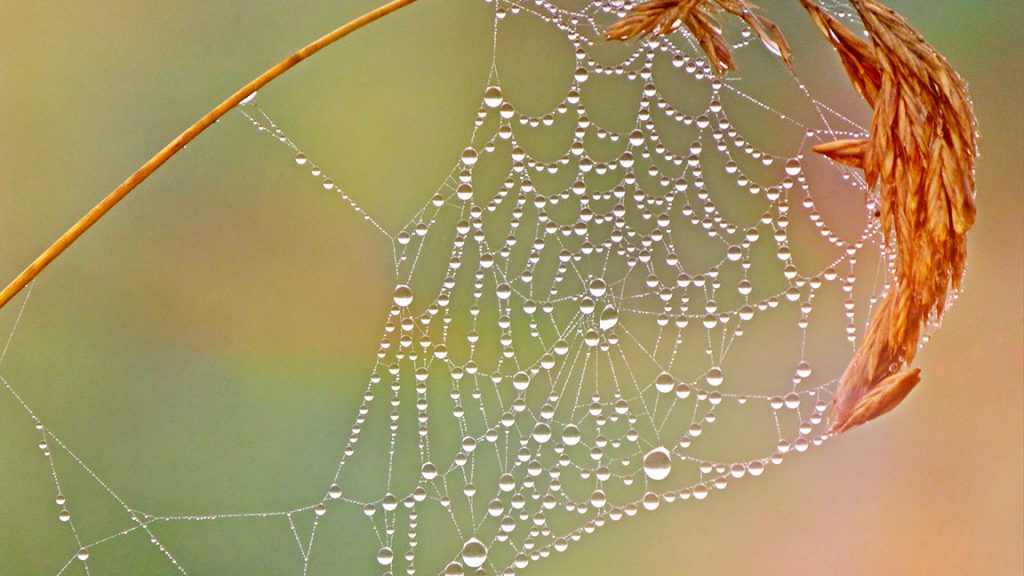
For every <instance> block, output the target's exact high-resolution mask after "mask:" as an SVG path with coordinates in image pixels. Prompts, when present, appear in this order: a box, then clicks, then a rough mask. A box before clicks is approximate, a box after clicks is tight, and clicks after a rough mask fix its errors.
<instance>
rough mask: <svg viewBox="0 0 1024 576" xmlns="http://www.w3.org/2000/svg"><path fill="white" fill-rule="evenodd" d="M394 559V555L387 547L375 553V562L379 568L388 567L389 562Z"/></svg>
mask: <svg viewBox="0 0 1024 576" xmlns="http://www.w3.org/2000/svg"><path fill="white" fill-rule="evenodd" d="M394 559H395V553H394V552H392V551H391V548H388V547H387V546H385V547H383V548H381V549H380V550H378V551H377V562H378V563H379V564H380V565H381V566H390V565H391V562H392V561H394Z"/></svg>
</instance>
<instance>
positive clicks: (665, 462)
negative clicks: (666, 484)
mask: <svg viewBox="0 0 1024 576" xmlns="http://www.w3.org/2000/svg"><path fill="white" fill-rule="evenodd" d="M671 472H672V455H671V454H669V452H668V450H666V449H665V448H664V447H661V446H659V447H657V448H655V449H654V450H651V451H650V452H648V453H647V455H646V456H644V474H646V475H647V477H648V478H650V479H651V480H664V479H665V478H668V475H669V474H670V473H671Z"/></svg>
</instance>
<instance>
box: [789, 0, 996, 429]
mask: <svg viewBox="0 0 1024 576" xmlns="http://www.w3.org/2000/svg"><path fill="white" fill-rule="evenodd" d="M801 3H802V4H803V5H804V7H805V8H806V9H807V11H808V12H809V13H810V15H811V18H812V20H814V22H815V24H817V26H818V28H819V29H820V30H821V31H822V32H823V33H824V35H825V36H826V38H828V40H829V42H831V43H832V45H833V47H834V48H835V49H836V51H837V52H838V53H839V56H840V58H841V60H842V62H843V66H844V67H845V68H846V71H847V73H848V75H849V76H850V80H851V82H852V83H853V85H854V86H855V87H856V88H857V90H858V91H859V92H860V93H861V95H862V96H863V97H864V99H865V100H866V101H867V103H868V105H869V106H871V107H872V110H873V115H872V120H871V128H870V133H869V135H868V138H867V139H866V140H845V141H839V142H833V143H829V144H823V145H820V146H816V147H815V148H814V150H815V151H816V152H819V153H821V154H824V155H826V156H828V157H830V158H832V159H834V160H836V161H838V162H841V163H844V164H847V165H850V166H855V167H857V168H861V169H863V170H864V174H865V177H866V180H867V183H868V186H871V187H873V186H876V185H877V186H878V187H879V192H880V196H881V201H882V206H881V211H880V216H879V218H880V220H881V224H882V228H883V230H884V231H885V234H886V238H887V240H892V239H894V240H895V241H894V244H895V247H896V277H895V281H894V283H893V285H892V286H891V287H890V289H889V291H888V293H887V294H886V296H885V298H884V299H883V301H882V302H881V303H880V305H879V306H878V307H877V309H876V310H875V314H874V316H873V317H872V320H871V323H870V325H869V327H868V330H867V333H866V335H865V338H864V341H863V342H862V343H861V345H860V347H859V349H858V350H857V352H856V353H855V355H854V357H853V359H852V360H851V362H850V365H849V366H848V367H847V370H846V371H845V372H844V374H843V376H842V378H841V380H840V384H839V390H838V392H837V397H836V404H835V407H834V410H833V418H832V421H833V430H834V431H836V432H841V431H844V430H848V429H849V428H852V427H853V426H856V425H859V424H862V423H864V422H867V421H868V420H870V419H872V418H874V417H877V416H879V415H881V414H884V413H885V412H887V411H889V410H891V409H892V407H894V406H895V405H896V404H898V403H899V402H900V401H902V399H903V398H904V397H905V396H906V395H907V393H909V391H910V389H912V388H913V386H914V385H916V383H917V380H918V379H919V377H918V376H917V374H916V371H915V372H914V373H913V375H911V374H910V372H911V371H905V372H900V369H901V368H902V367H903V366H904V365H908V364H910V363H911V362H912V361H913V359H914V355H915V353H916V351H917V347H918V343H919V342H920V339H921V332H922V330H923V328H924V326H925V325H926V324H927V323H928V322H929V321H930V320H932V319H937V318H939V317H941V315H942V313H943V311H944V309H945V305H946V301H947V298H948V297H949V294H950V291H951V290H954V291H955V290H957V289H958V288H959V287H960V281H961V278H962V277H963V273H964V265H965V262H966V258H967V231H968V229H970V227H971V225H972V224H973V223H974V218H975V207H974V186H975V183H974V162H975V158H976V156H977V144H976V136H975V119H974V113H973V110H972V109H971V104H970V100H969V98H968V95H967V87H966V84H965V83H964V81H963V80H962V79H961V78H960V76H959V75H958V74H957V73H956V72H955V71H954V70H953V68H952V66H950V64H949V62H947V61H946V59H945V58H944V57H943V56H942V55H941V54H939V53H938V52H937V51H936V50H935V49H934V48H932V47H931V46H930V45H929V44H928V43H927V42H926V41H925V40H924V39H923V38H922V37H921V36H920V34H918V33H917V32H916V31H915V30H914V29H913V28H912V27H911V26H910V25H909V24H908V23H907V22H906V21H905V20H904V19H903V18H902V17H901V16H900V15H899V14H897V13H896V12H894V11H893V10H891V9H890V8H888V7H886V6H884V5H882V4H881V3H880V2H877V1H876V0H852V4H853V6H854V8H855V9H856V11H857V14H858V15H859V16H860V19H861V21H862V22H863V23H864V28H865V30H866V31H867V33H868V37H869V39H870V40H871V43H870V45H868V44H867V43H865V42H863V41H861V40H860V39H859V38H858V37H857V36H856V35H854V34H853V33H852V32H850V31H849V30H847V29H846V28H844V27H843V26H842V24H840V23H839V22H838V21H837V20H835V19H834V18H832V17H831V16H829V15H828V14H827V13H826V12H824V11H823V10H821V9H820V8H818V7H817V6H816V5H814V4H813V3H812V2H810V1H808V0H801Z"/></svg>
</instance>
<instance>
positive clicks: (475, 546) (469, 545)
mask: <svg viewBox="0 0 1024 576" xmlns="http://www.w3.org/2000/svg"><path fill="white" fill-rule="evenodd" d="M486 561H487V547H486V546H484V543H483V542H481V541H479V540H477V539H476V538H470V539H469V541H468V542H466V544H465V545H464V546H463V547H462V562H463V563H464V564H465V565H466V566H469V567H470V568H479V567H481V566H483V565H484V562H486Z"/></svg>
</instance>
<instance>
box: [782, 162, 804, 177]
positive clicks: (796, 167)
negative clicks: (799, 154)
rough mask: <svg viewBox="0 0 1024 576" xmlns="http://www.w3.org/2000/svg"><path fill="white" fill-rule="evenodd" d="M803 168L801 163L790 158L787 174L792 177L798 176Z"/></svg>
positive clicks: (787, 164)
mask: <svg viewBox="0 0 1024 576" xmlns="http://www.w3.org/2000/svg"><path fill="white" fill-rule="evenodd" d="M801 170H803V168H802V167H801V166H800V161H799V160H797V159H796V158H790V159H789V160H786V174H789V175H790V176H796V175H797V174H799V173H800V171H801Z"/></svg>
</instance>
